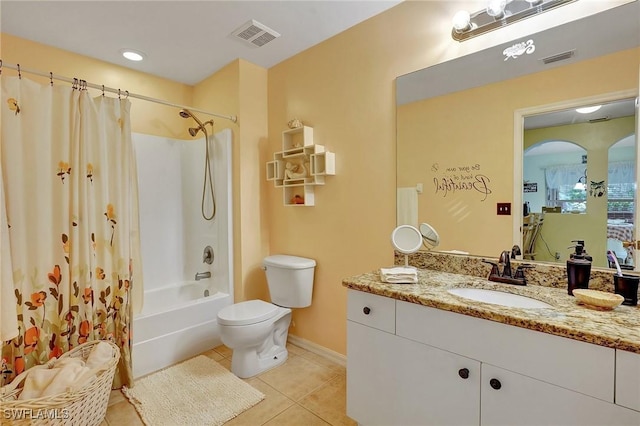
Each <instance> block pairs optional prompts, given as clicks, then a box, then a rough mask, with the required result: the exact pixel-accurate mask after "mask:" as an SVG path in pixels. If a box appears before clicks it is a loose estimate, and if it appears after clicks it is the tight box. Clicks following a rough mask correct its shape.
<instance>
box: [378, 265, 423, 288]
mask: <svg viewBox="0 0 640 426" xmlns="http://www.w3.org/2000/svg"><path fill="white" fill-rule="evenodd" d="M380 279H381V280H382V282H385V283H392V284H415V283H417V282H418V270H417V269H416V268H411V267H406V266H395V267H393V268H380Z"/></svg>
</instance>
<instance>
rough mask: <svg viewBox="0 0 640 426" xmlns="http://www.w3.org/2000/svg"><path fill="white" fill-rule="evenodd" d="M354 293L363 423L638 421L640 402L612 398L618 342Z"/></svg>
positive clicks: (350, 407)
mask: <svg viewBox="0 0 640 426" xmlns="http://www.w3.org/2000/svg"><path fill="white" fill-rule="evenodd" d="M348 297H349V299H348V309H347V320H348V321H347V415H348V416H349V417H351V418H353V419H354V420H356V421H358V423H360V424H362V425H375V424H380V425H404V424H411V425H446V424H451V425H478V424H480V425H541V424H562V425H636V426H637V425H640V411H635V410H631V409H629V408H627V407H629V404H628V405H626V406H622V404H619V405H616V404H614V399H615V395H616V392H618V394H619V393H620V390H621V388H619V387H617V386H616V382H615V381H614V378H615V371H616V370H615V367H616V365H615V362H616V351H615V350H614V349H611V348H605V347H601V346H597V345H592V344H588V343H584V342H579V341H576V340H572V339H567V338H563V337H558V336H553V335H549V334H546V333H541V332H536V331H532V330H527V329H524V328H520V327H514V326H509V325H505V324H501V323H497V322H493V321H487V320H484V319H477V318H473V317H470V316H466V315H461V314H457V313H453V312H448V311H444V310H439V309H434V308H429V307H425V306H422V305H418V304H413V303H408V302H403V301H396V300H394V299H391V298H387V297H382V296H378V295H373V294H369V293H365V292H360V291H355V290H349V296H348ZM365 312H367V313H366V314H365ZM629 354H630V355H636V354H631V353H629ZM618 359H620V357H619V358H618ZM624 359H625V360H626V357H624ZM632 361H635V358H632ZM632 361H629V364H630V365H631V366H632V367H630V368H635V367H633V362H632ZM639 365H640V364H639ZM632 381H633V384H635V385H637V383H638V378H637V377H635V378H631V379H629V386H630V387H632ZM623 383H624V382H623ZM625 392H626V394H627V395H628V398H629V399H631V400H633V398H635V396H634V395H633V392H632V391H628V390H626V391H625ZM631 408H633V407H631Z"/></svg>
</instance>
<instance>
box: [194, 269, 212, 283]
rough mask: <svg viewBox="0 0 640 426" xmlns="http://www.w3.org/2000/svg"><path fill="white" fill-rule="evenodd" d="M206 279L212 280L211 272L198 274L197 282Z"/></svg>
mask: <svg viewBox="0 0 640 426" xmlns="http://www.w3.org/2000/svg"><path fill="white" fill-rule="evenodd" d="M205 278H211V272H209V271H207V272H196V281H200V280H203V279H205Z"/></svg>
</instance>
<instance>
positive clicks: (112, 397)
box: [107, 389, 127, 407]
mask: <svg viewBox="0 0 640 426" xmlns="http://www.w3.org/2000/svg"><path fill="white" fill-rule="evenodd" d="M126 400H127V398H126V397H125V396H124V395H123V394H122V392H121V391H120V389H114V390H112V391H111V393H110V394H109V403H108V404H107V407H111V406H112V405H114V404H117V403H118V402H122V401H126Z"/></svg>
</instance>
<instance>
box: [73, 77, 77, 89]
mask: <svg viewBox="0 0 640 426" xmlns="http://www.w3.org/2000/svg"><path fill="white" fill-rule="evenodd" d="M71 88H72V89H73V90H76V89H77V88H78V79H77V78H75V77H73V84H72V85H71Z"/></svg>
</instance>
